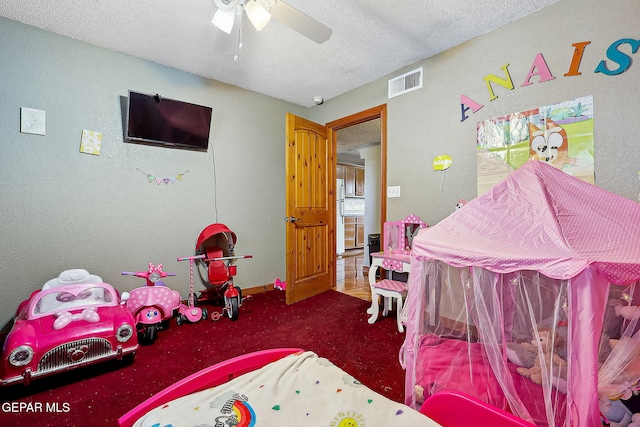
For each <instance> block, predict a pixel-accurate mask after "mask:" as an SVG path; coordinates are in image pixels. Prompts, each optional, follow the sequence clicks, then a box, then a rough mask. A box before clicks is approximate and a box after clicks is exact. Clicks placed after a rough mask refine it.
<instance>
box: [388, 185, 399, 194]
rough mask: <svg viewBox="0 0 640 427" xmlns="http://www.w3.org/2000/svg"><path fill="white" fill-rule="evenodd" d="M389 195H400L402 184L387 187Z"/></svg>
mask: <svg viewBox="0 0 640 427" xmlns="http://www.w3.org/2000/svg"><path fill="white" fill-rule="evenodd" d="M387 197H400V186H399V185H395V186H393V187H387Z"/></svg>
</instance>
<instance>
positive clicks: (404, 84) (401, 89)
mask: <svg viewBox="0 0 640 427" xmlns="http://www.w3.org/2000/svg"><path fill="white" fill-rule="evenodd" d="M421 87H422V67H420V68H418V69H417V70H413V71H409V72H408V73H405V74H403V75H401V76H398V77H394V78H392V79H390V80H389V95H388V97H389V98H393V97H394V96H398V95H402V94H404V93H407V92H411V91H412V90H416V89H420V88H421Z"/></svg>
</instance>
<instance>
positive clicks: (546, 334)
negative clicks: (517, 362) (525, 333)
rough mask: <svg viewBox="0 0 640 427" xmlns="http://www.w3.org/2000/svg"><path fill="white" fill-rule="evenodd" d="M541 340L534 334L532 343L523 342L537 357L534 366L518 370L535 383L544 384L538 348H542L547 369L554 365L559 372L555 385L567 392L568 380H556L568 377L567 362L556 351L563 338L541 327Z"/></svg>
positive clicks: (555, 376)
mask: <svg viewBox="0 0 640 427" xmlns="http://www.w3.org/2000/svg"><path fill="white" fill-rule="evenodd" d="M538 337H539V340H538V339H536V337H535V336H534V338H533V340H531V343H527V342H525V343H522V346H523V347H524V348H526V349H530V350H532V351H534V352H535V354H536V357H534V361H533V366H531V367H530V368H527V367H524V366H520V367H518V368H517V369H516V372H517V373H519V374H520V375H522V376H523V377H526V378H529V379H530V380H531V381H533V382H534V383H535V384H542V366H541V364H540V357H538V348H540V350H542V355H543V357H544V360H545V364H546V367H547V371H549V369H551V367H552V366H553V368H554V372H557V375H554V381H553V385H554V386H555V387H556V388H557V389H558V390H559V391H561V392H563V393H566V382H562V383H560V382H559V381H557V380H555V379H556V378H557V379H562V378H566V366H567V362H566V361H565V360H564V359H562V358H561V357H560V355H558V353H557V352H556V348H559V347H561V346H562V345H563V342H562V338H561V337H560V335H558V334H555V338H554V336H553V334H552V333H551V331H550V330H549V329H539V330H538Z"/></svg>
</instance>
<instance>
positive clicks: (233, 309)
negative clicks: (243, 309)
mask: <svg viewBox="0 0 640 427" xmlns="http://www.w3.org/2000/svg"><path fill="white" fill-rule="evenodd" d="M239 312H240V297H239V296H237V297H232V298H229V308H228V310H227V316H229V319H231V320H238V314H240V313H239Z"/></svg>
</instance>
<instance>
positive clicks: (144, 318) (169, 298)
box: [122, 263, 181, 344]
mask: <svg viewBox="0 0 640 427" xmlns="http://www.w3.org/2000/svg"><path fill="white" fill-rule="evenodd" d="M122 274H123V275H124V276H136V277H141V278H143V279H145V280H146V281H147V286H143V287H140V288H135V289H133V290H132V291H131V292H130V293H129V294H130V296H129V299H128V300H127V307H128V308H129V310H131V313H133V317H134V318H135V320H136V325H137V329H138V334H139V336H140V338H141V339H140V341H141V342H143V343H145V344H151V343H153V341H155V339H156V336H157V333H158V331H159V330H161V329H164V328H165V327H166V326H167V325H168V323H169V321H170V320H171V318H172V317H173V314H174V312H175V311H176V310H178V309H179V308H180V306H181V301H180V293H179V292H178V291H174V290H172V289H169V288H168V287H167V286H166V285H165V284H164V282H163V281H161V280H160V279H162V278H165V277H167V276H175V275H176V273H167V272H166V271H163V270H162V264H158V265H157V266H155V265H153V264H151V263H149V269H148V270H145V271H123V272H122Z"/></svg>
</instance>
